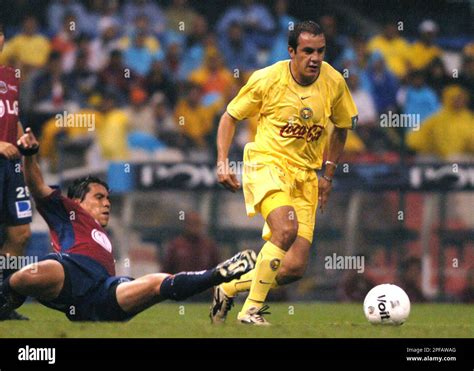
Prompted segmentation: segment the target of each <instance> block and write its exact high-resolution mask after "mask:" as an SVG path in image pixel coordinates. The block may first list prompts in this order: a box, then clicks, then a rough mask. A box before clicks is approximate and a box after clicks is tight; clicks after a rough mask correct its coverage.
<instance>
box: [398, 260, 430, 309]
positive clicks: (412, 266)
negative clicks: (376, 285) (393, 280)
mask: <svg viewBox="0 0 474 371" xmlns="http://www.w3.org/2000/svg"><path fill="white" fill-rule="evenodd" d="M400 271H401V277H400V287H402V288H403V290H405V292H406V293H407V295H408V297H409V298H410V301H411V302H424V301H426V298H425V296H424V294H423V292H422V291H421V260H420V259H419V258H416V257H410V258H408V259H406V260H405V261H403V262H402V263H401V267H400Z"/></svg>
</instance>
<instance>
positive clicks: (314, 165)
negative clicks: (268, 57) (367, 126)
mask: <svg viewBox="0 0 474 371" xmlns="http://www.w3.org/2000/svg"><path fill="white" fill-rule="evenodd" d="M227 113H228V114H229V115H231V116H232V117H233V118H235V119H236V120H239V121H241V120H244V119H246V118H250V117H252V116H255V115H257V114H258V115H259V116H258V126H257V134H256V136H255V143H254V144H253V150H255V151H257V152H260V153H262V154H264V155H267V156H271V157H274V158H277V159H284V160H286V161H288V162H289V163H290V164H293V165H294V166H297V167H300V168H303V169H319V168H321V165H322V158H323V151H324V148H325V145H326V142H327V139H328V129H329V124H330V122H332V123H333V124H334V125H335V126H336V127H338V128H347V129H353V128H354V127H355V125H356V123H357V108H356V106H355V104H354V101H353V100H352V97H351V94H350V92H349V89H348V87H347V85H346V81H345V80H344V78H343V77H342V75H341V74H340V73H339V72H338V71H336V70H335V69H334V68H333V67H331V65H329V64H328V63H326V62H323V63H322V65H321V71H320V74H319V76H318V78H317V79H316V81H314V82H313V83H312V84H310V85H306V86H303V85H300V84H298V83H297V82H296V81H295V79H294V78H293V76H292V75H291V72H290V61H289V60H285V61H280V62H277V63H275V64H274V65H271V66H269V67H266V68H263V69H261V70H258V71H255V72H254V73H253V74H252V76H250V78H249V80H248V82H247V84H246V85H245V86H244V87H242V89H241V90H240V91H239V93H238V94H237V96H236V97H235V98H234V99H233V100H232V101H231V102H230V103H229V105H228V106H227Z"/></svg>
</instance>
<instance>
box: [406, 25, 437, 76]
mask: <svg viewBox="0 0 474 371" xmlns="http://www.w3.org/2000/svg"><path fill="white" fill-rule="evenodd" d="M418 32H419V33H420V40H418V41H415V42H414V43H413V44H412V45H411V48H410V63H411V66H412V68H413V69H415V70H422V69H424V68H426V67H427V66H428V65H429V64H430V63H431V62H432V61H433V59H435V58H439V57H441V54H442V50H441V49H440V48H438V47H437V46H436V45H435V44H434V40H435V39H436V36H437V35H438V25H437V24H436V23H435V22H433V21H432V20H429V19H427V20H425V21H423V22H421V23H420V26H419V27H418Z"/></svg>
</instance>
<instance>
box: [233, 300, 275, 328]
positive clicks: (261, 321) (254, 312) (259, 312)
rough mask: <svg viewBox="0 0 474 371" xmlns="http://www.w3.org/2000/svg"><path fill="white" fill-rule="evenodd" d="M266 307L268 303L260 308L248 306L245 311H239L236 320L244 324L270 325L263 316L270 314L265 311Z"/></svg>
mask: <svg viewBox="0 0 474 371" xmlns="http://www.w3.org/2000/svg"><path fill="white" fill-rule="evenodd" d="M268 308H269V306H268V305H264V306H263V307H261V308H260V309H259V308H257V307H250V308H249V309H248V310H247V312H245V313H242V312H240V313H239V314H238V316H237V320H238V321H239V322H240V323H243V324H245V325H254V326H270V322H268V321H267V320H266V319H265V318H264V317H263V315H264V314H270V312H266V310H267V309H268Z"/></svg>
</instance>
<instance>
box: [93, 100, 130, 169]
mask: <svg viewBox="0 0 474 371" xmlns="http://www.w3.org/2000/svg"><path fill="white" fill-rule="evenodd" d="M117 104H118V97H117V96H116V95H115V94H113V93H108V94H105V95H104V97H103V98H102V103H101V105H100V112H101V113H102V118H103V119H102V120H101V122H100V124H99V125H96V126H97V127H96V132H97V141H98V144H99V148H100V151H101V155H102V158H103V159H105V160H112V161H120V160H126V159H128V158H129V151H128V144H127V133H128V125H129V117H128V116H127V114H126V112H125V111H124V110H122V109H120V108H118V105H117Z"/></svg>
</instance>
